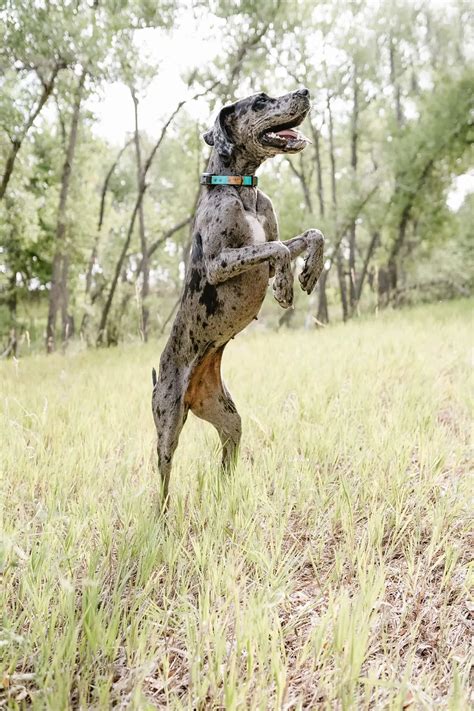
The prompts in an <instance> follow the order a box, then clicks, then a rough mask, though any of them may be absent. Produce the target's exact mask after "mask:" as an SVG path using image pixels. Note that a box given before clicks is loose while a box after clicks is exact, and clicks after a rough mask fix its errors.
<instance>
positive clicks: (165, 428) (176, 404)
mask: <svg viewBox="0 0 474 711" xmlns="http://www.w3.org/2000/svg"><path fill="white" fill-rule="evenodd" d="M184 389H185V385H184V377H180V374H179V372H177V371H176V369H175V368H173V366H172V365H171V363H170V364H169V367H163V366H162V367H160V377H159V380H158V382H156V383H155V387H154V389H153V397H152V409H153V417H154V420H155V425H156V432H157V451H158V468H159V471H160V476H161V496H162V509H163V510H164V511H165V510H166V509H167V508H168V500H169V481H170V474H171V463H172V460H173V454H174V452H175V450H176V447H177V446H178V439H179V435H180V434H181V430H182V428H183V425H184V423H185V421H186V417H187V413H188V408H187V406H186V404H185V402H184Z"/></svg>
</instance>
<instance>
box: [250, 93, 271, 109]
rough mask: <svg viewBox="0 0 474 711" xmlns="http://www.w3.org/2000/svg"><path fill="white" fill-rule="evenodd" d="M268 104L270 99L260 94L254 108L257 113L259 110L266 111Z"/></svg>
mask: <svg viewBox="0 0 474 711" xmlns="http://www.w3.org/2000/svg"><path fill="white" fill-rule="evenodd" d="M267 102H268V97H267V96H265V94H260V95H259V96H257V98H256V99H255V101H254V102H253V105H252V108H253V109H255V111H258V110H259V109H264V108H265V106H266V105H267Z"/></svg>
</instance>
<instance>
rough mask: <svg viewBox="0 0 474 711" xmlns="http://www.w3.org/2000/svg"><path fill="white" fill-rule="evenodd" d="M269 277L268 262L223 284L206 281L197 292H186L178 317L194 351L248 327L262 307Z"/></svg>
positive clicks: (221, 342)
mask: <svg viewBox="0 0 474 711" xmlns="http://www.w3.org/2000/svg"><path fill="white" fill-rule="evenodd" d="M268 279H269V266H268V264H259V265H258V266H255V267H252V268H251V269H249V270H248V271H246V272H243V273H242V274H238V275H237V276H235V277H232V278H231V279H227V280H226V281H224V282H222V283H220V284H216V285H212V284H209V282H207V281H204V282H201V283H200V289H199V290H196V291H195V292H194V293H191V292H190V291H188V292H185V295H184V298H183V301H182V303H181V308H180V313H179V315H178V318H177V320H178V321H179V322H180V323H181V326H182V329H183V335H184V334H186V335H187V336H188V337H189V338H190V340H191V344H192V350H194V353H196V354H197V353H198V351H200V350H201V349H202V348H204V347H206V348H207V347H208V345H209V344H210V343H213V344H215V345H222V344H224V343H227V341H228V340H229V339H230V338H233V337H234V336H235V335H236V334H237V333H239V332H240V331H242V329H244V328H245V327H246V326H248V324H249V323H251V321H253V319H254V318H255V317H256V316H257V314H258V312H259V310H260V307H261V305H262V302H263V300H264V298H265V294H266V291H267V286H268ZM185 337H186V336H185Z"/></svg>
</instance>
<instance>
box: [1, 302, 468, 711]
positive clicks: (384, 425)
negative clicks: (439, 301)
mask: <svg viewBox="0 0 474 711" xmlns="http://www.w3.org/2000/svg"><path fill="white" fill-rule="evenodd" d="M471 307H472V304H470V303H469V302H463V303H457V304H449V305H438V306H433V307H423V308H418V309H414V310H411V311H406V312H403V313H397V312H395V313H386V314H383V315H382V316H380V317H379V318H374V319H373V320H364V321H359V322H354V323H350V324H347V325H345V326H343V325H340V326H335V327H330V328H326V329H325V330H323V331H317V332H316V331H315V332H280V333H278V334H275V333H266V332H264V331H261V332H257V331H254V332H250V333H248V334H243V335H241V336H240V337H238V338H237V339H236V340H235V341H233V342H231V344H229V346H228V348H227V350H226V353H225V356H224V375H225V380H226V382H227V384H228V386H229V389H230V391H231V392H232V394H233V396H234V399H235V401H236V403H237V406H238V408H239V410H240V412H241V414H242V418H243V430H244V435H243V446H242V452H241V459H240V462H239V464H238V466H237V469H236V471H235V474H234V475H233V477H231V478H230V479H228V480H226V481H222V479H221V477H220V474H219V468H218V462H219V458H220V457H219V448H218V438H217V434H216V433H215V432H214V430H213V429H212V427H211V426H210V425H208V424H207V423H204V422H202V421H199V420H197V419H195V418H193V416H192V415H190V417H189V419H188V422H187V424H186V426H185V429H184V431H183V434H182V436H181V440H180V445H179V448H178V451H177V455H176V458H175V463H174V468H173V473H172V479H171V507H170V511H169V514H168V521H167V523H166V524H165V523H164V522H163V521H162V520H161V519H160V518H159V516H158V492H159V481H158V478H157V473H156V468H155V453H154V437H155V433H154V426H153V422H152V417H151V409H150V397H151V377H150V373H151V367H152V366H153V365H157V363H158V360H159V352H160V349H161V347H162V345H163V343H160V344H158V345H157V344H150V345H148V346H146V347H145V346H142V347H139V346H133V347H123V348H121V349H116V350H103V351H98V352H97V351H90V352H78V353H69V354H68V355H67V356H61V355H55V356H51V357H49V358H46V357H43V356H35V357H31V358H26V359H24V360H20V361H18V362H4V363H2V364H1V365H0V407H1V420H0V433H1V452H0V457H1V460H0V461H1V490H0V493H1V503H0V507H1V508H0V510H1V537H0V707H2V706H6V707H7V708H12V709H16V708H23V707H24V706H33V707H34V708H36V709H44V708H47V709H52V710H54V711H57V710H59V709H68V708H81V709H109V708H112V707H118V708H128V709H154V708H170V709H211V708H216V709H217V708H225V709H316V708H318V709H319V708H321V709H324V708H328V709H334V708H341V709H363V708H384V709H385V708H387V709H402V708H410V707H412V708H426V709H432V708H434V707H437V708H438V707H440V708H449V709H465V708H467V707H468V704H469V681H468V672H469V662H470V659H469V624H471V625H472V622H471V623H469V620H468V617H469V613H470V612H472V610H473V606H472V601H470V600H469V597H468V595H469V588H470V586H472V581H473V575H472V569H471V572H469V567H468V566H469V559H470V556H472V548H470V546H469V535H470V533H471V530H472V529H470V527H469V515H470V513H471V512H472V509H470V504H471V501H470V498H471V497H472V488H470V487H472V480H471V481H470V480H469V466H470V464H469V456H470V451H469V445H470V439H469V436H470V432H469V430H470V424H471V413H472V399H470V398H472V380H471V375H470V357H471V354H470V351H469V348H470V346H471V334H470V332H469V326H470V325H472V322H471Z"/></svg>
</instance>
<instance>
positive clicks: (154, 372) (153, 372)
mask: <svg viewBox="0 0 474 711" xmlns="http://www.w3.org/2000/svg"><path fill="white" fill-rule="evenodd" d="M151 381H152V383H153V387H155V385H156V370H155V369H154V368H152V369H151Z"/></svg>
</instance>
